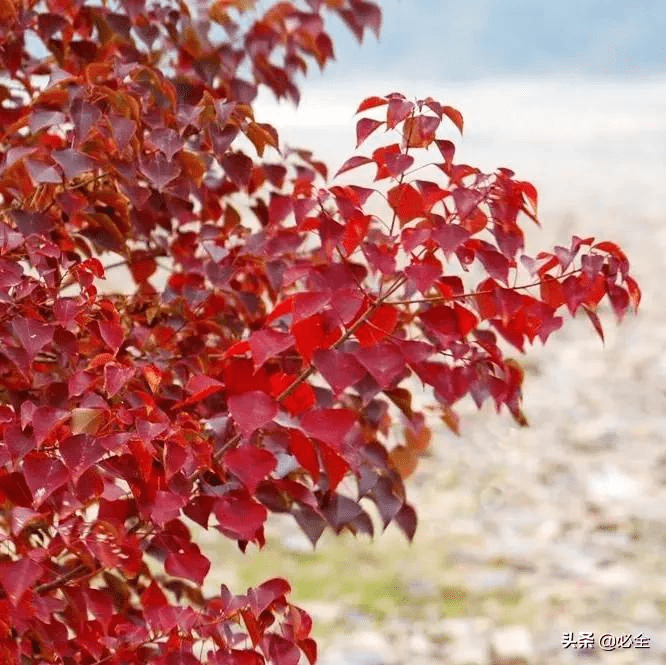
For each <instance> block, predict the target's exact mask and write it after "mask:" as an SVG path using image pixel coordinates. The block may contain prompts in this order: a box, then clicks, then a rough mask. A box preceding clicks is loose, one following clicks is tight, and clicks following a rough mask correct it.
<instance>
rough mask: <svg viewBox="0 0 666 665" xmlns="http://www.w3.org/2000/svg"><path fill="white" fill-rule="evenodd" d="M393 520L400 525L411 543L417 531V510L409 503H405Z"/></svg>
mask: <svg viewBox="0 0 666 665" xmlns="http://www.w3.org/2000/svg"><path fill="white" fill-rule="evenodd" d="M393 521H394V522H395V523H396V524H397V525H398V526H399V527H400V529H401V530H402V532H403V533H404V534H405V535H406V536H407V539H408V540H409V542H410V543H411V542H412V540H413V539H414V534H415V533H416V521H417V520H416V511H415V510H414V509H413V508H412V507H411V506H410V505H409V504H407V503H405V504H403V506H402V508H401V509H400V510H399V511H398V514H397V515H396V516H395V518H394V520H393Z"/></svg>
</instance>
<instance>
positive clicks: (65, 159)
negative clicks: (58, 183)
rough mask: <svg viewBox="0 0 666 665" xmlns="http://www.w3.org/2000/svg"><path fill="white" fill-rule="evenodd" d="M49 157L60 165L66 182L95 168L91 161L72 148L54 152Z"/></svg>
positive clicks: (93, 162)
mask: <svg viewBox="0 0 666 665" xmlns="http://www.w3.org/2000/svg"><path fill="white" fill-rule="evenodd" d="M51 156H52V157H53V159H55V161H56V162H58V164H60V166H61V167H62V170H63V172H64V174H65V178H66V179H67V180H71V179H72V178H76V177H77V176H79V175H81V174H82V173H84V172H85V171H90V170H92V169H93V168H94V167H95V161H94V160H93V159H91V158H90V157H88V156H87V155H84V154H83V153H82V152H79V151H78V150H75V149H74V148H66V149H65V150H54V151H53V152H52V153H51Z"/></svg>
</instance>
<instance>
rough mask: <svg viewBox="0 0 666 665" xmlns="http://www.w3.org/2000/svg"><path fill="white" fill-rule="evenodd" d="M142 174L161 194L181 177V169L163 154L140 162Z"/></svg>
mask: <svg viewBox="0 0 666 665" xmlns="http://www.w3.org/2000/svg"><path fill="white" fill-rule="evenodd" d="M139 165H140V169H141V173H143V175H145V176H146V178H148V180H149V181H150V184H151V185H153V186H154V187H155V188H156V189H157V190H158V191H159V192H162V191H163V190H164V188H165V187H166V186H167V185H168V184H169V183H170V182H171V181H172V180H175V179H176V178H177V177H178V176H179V175H180V167H179V166H178V165H177V164H175V163H173V162H170V161H169V160H168V159H167V158H166V157H165V156H164V155H163V154H162V153H161V152H158V153H156V154H154V155H153V156H151V157H143V156H142V157H141V158H140V160H139Z"/></svg>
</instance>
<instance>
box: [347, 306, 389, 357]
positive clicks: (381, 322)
mask: <svg viewBox="0 0 666 665" xmlns="http://www.w3.org/2000/svg"><path fill="white" fill-rule="evenodd" d="M397 322H398V310H397V309H396V308H395V307H394V306H393V305H381V306H380V307H378V308H377V309H376V310H375V311H374V312H373V313H372V314H371V315H370V316H369V317H368V319H367V321H366V322H365V323H364V324H363V325H362V326H360V327H359V328H358V329H357V330H356V332H355V333H354V334H355V335H356V339H358V341H359V342H360V343H361V346H366V347H367V346H372V345H373V344H376V343H377V342H380V341H381V340H383V339H384V338H386V337H387V336H388V335H390V334H391V333H393V331H394V330H395V326H396V323H397Z"/></svg>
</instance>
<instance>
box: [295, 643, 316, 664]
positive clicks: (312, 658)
mask: <svg viewBox="0 0 666 665" xmlns="http://www.w3.org/2000/svg"><path fill="white" fill-rule="evenodd" d="M298 646H299V647H300V648H301V651H303V653H304V654H305V657H306V658H307V659H308V663H310V665H315V662H316V661H317V643H316V642H315V641H314V640H313V639H311V638H309V637H308V638H307V639H305V640H301V641H300V642H299V643H298Z"/></svg>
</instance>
